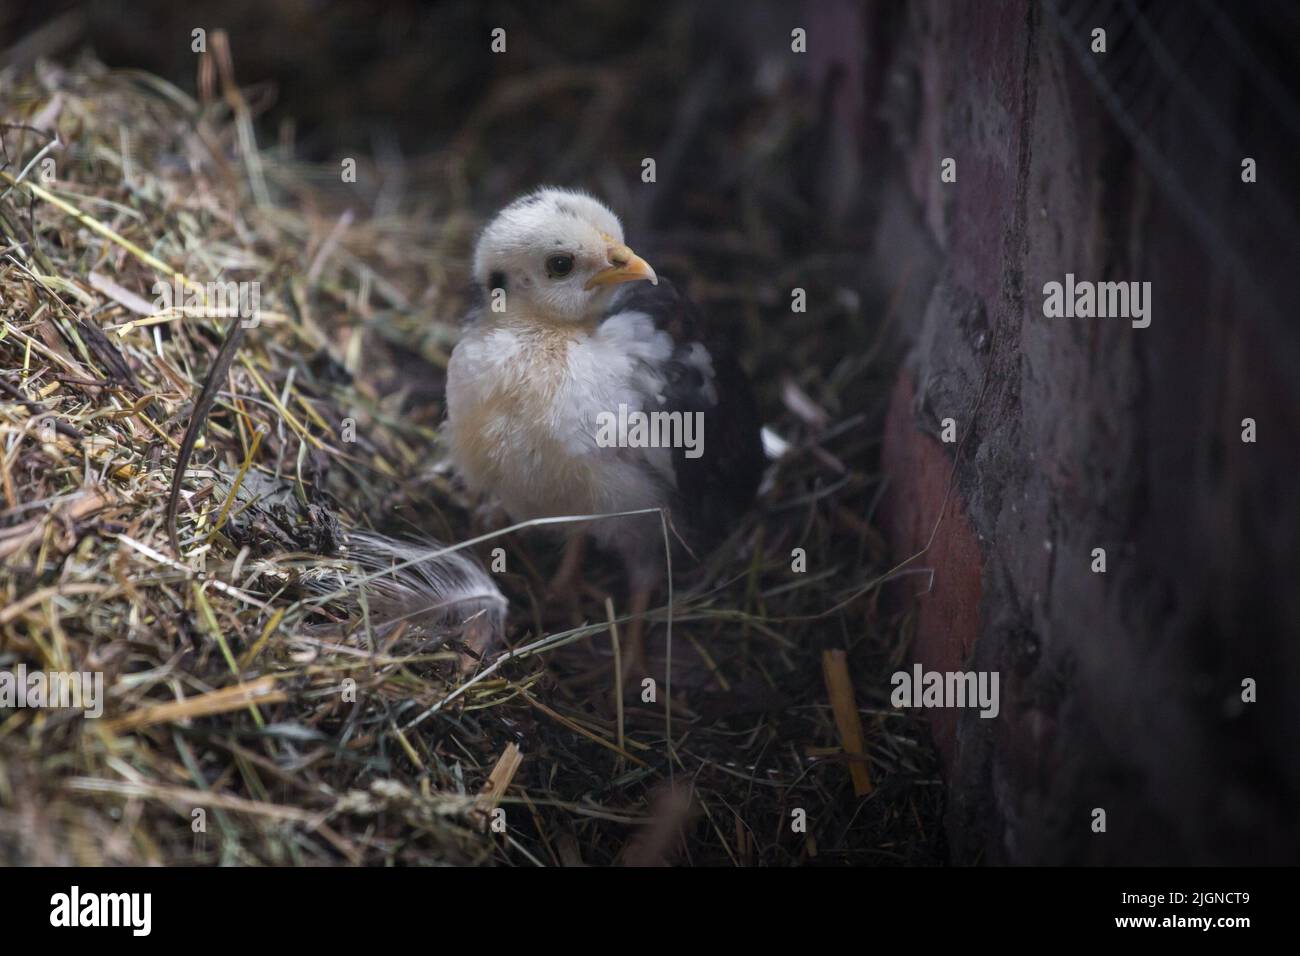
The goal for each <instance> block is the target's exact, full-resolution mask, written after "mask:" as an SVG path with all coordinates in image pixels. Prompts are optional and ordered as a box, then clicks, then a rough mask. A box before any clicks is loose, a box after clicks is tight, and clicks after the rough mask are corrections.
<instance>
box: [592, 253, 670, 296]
mask: <svg viewBox="0 0 1300 956" xmlns="http://www.w3.org/2000/svg"><path fill="white" fill-rule="evenodd" d="M609 262H610V265H609V268H608V269H601V270H600V271H599V272H597V273H596V274H595V275H594V276H592V277H591V278H590V279H588V280H587V284H586V285H584V286H583V288H584V289H594V288H596V286H598V285H617V284H618V283H620V282H636V281H637V280H638V279H648V280H650V284H651V285H658V284H659V277H658V276H657V275H655V271H654V269H651V268H650V263H648V262H646V261H645V260H644V259H642V258H641V257H640V256H638V255H637V254H636V253H635V252H633V251H632V250H631V249H629V248H628V247H627V246H611V247H610V250H609Z"/></svg>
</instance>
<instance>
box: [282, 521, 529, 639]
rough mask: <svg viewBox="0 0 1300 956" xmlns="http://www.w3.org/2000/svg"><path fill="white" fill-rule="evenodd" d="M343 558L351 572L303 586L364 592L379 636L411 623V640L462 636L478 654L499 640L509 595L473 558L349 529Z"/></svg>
mask: <svg viewBox="0 0 1300 956" xmlns="http://www.w3.org/2000/svg"><path fill="white" fill-rule="evenodd" d="M346 556H347V559H348V561H349V563H350V565H351V568H349V569H348V570H344V569H342V568H338V569H335V570H334V571H333V572H332V573H326V574H323V575H321V576H319V577H316V578H315V579H314V580H311V581H309V582H305V583H308V584H309V586H311V587H312V588H314V589H317V590H319V591H320V592H321V593H322V594H324V593H332V592H337V591H339V590H343V589H346V590H347V591H348V592H349V593H355V592H358V591H360V590H361V589H362V588H364V590H365V601H366V605H367V609H368V613H369V617H370V623H371V626H372V627H373V628H374V630H375V632H376V633H378V634H380V635H386V634H389V633H391V632H392V631H393V630H394V629H395V628H396V627H397V626H398V625H399V624H402V623H406V625H407V631H406V633H407V634H408V635H410V636H411V637H416V638H419V639H422V640H426V641H429V642H434V643H441V642H442V641H445V640H448V639H449V638H459V639H460V640H462V641H463V642H464V643H465V644H466V645H468V646H469V647H470V648H472V649H474V650H475V651H476V652H480V653H481V652H482V651H484V650H487V649H488V648H490V647H491V646H492V645H493V644H498V643H500V642H501V641H502V639H503V636H504V630H505V616H506V598H505V595H503V594H502V593H501V591H500V589H498V588H497V586H496V582H495V581H493V580H492V578H491V576H490V575H489V574H488V573H487V572H486V571H485V570H483V568H482V566H481V565H480V564H479V563H478V562H477V561H476V560H475V559H474V557H473V556H472V555H471V554H468V553H466V552H464V551H447V550H446V546H445V545H442V544H439V543H438V542H436V541H432V540H425V541H410V540H399V539H396V538H390V537H387V536H386V535H382V534H376V533H374V532H369V531H351V532H349V533H348V541H347V555H346ZM358 603H359V598H358Z"/></svg>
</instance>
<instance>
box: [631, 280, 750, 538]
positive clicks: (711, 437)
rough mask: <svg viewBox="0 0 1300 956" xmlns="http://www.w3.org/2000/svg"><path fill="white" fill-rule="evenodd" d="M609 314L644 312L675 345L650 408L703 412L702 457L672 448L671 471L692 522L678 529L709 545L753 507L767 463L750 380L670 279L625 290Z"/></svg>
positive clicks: (681, 504) (684, 513)
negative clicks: (659, 391) (710, 333)
mask: <svg viewBox="0 0 1300 956" xmlns="http://www.w3.org/2000/svg"><path fill="white" fill-rule="evenodd" d="M610 312H611V314H616V313H619V312H642V313H645V314H646V315H648V316H650V318H651V319H652V320H653V321H654V324H655V327H656V328H657V329H659V330H660V331H663V332H666V333H668V335H669V336H670V337H671V338H672V340H673V352H672V355H671V357H670V358H669V359H668V360H667V362H666V363H665V364H664V366H663V367H662V368H661V369H659V370H658V371H659V372H660V374H661V376H662V377H663V380H664V382H665V387H664V389H663V392H662V394H661V395H660V396H653V397H651V398H650V399H649V403H648V406H647V407H652V406H655V405H656V404H657V408H658V410H661V411H668V412H683V413H694V412H702V413H703V423H704V431H703V439H704V440H703V447H702V454H700V455H699V456H698V457H695V458H690V457H688V456H687V450H686V449H685V448H675V449H673V471H674V474H675V478H676V483H677V497H678V502H677V507H676V509H675V511H676V512H677V513H678V514H680V515H681V516H682V517H684V518H685V519H686V520H685V525H686V527H681V526H680V524H681V522H680V521H678V524H679V527H678V531H679V532H681V533H682V534H683V535H684V536H685V537H686V539H687V541H688V542H689V543H690V544H691V545H692V546H693V547H696V546H698V547H703V548H707V547H709V546H711V545H712V544H714V543H716V542H717V541H719V540H720V539H721V538H723V537H725V536H726V535H727V534H728V533H730V531H731V530H732V528H733V527H734V526H735V523H736V522H737V521H738V520H739V519H740V517H741V516H742V515H743V514H744V513H745V511H746V510H747V509H748V508H749V506H750V504H751V503H752V502H753V500H754V494H755V492H756V491H757V490H758V484H759V481H760V479H761V478H762V474H763V468H764V466H765V465H766V459H765V457H764V455H763V446H762V440H761V437H760V434H759V430H760V427H761V421H760V418H759V414H758V406H757V403H756V402H755V401H754V392H753V388H752V387H751V386H750V382H749V378H748V376H747V375H746V374H745V371H744V369H743V368H741V366H740V363H739V362H738V361H737V360H736V358H735V356H734V354H732V352H731V350H730V349H728V348H727V347H726V345H725V344H724V343H723V342H721V341H720V340H718V339H717V338H715V337H713V336H710V335H709V334H708V333H707V332H706V330H705V329H704V323H703V316H702V314H701V313H700V310H699V309H698V308H697V307H696V306H695V304H694V303H693V302H691V301H690V300H689V299H687V298H686V297H685V296H684V295H682V294H681V292H680V291H678V289H677V287H676V286H674V285H673V284H672V282H670V281H669V280H667V279H660V280H659V284H658V285H649V284H647V283H644V282H638V283H636V284H635V285H632V286H627V287H625V289H624V291H623V292H622V293H621V294H620V295H619V297H618V298H617V299H616V300H615V302H614V304H613V307H612V308H611V309H610Z"/></svg>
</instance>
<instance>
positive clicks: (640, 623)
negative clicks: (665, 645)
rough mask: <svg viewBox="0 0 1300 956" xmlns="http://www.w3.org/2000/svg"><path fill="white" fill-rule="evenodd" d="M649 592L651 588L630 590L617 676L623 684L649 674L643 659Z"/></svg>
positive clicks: (643, 587) (634, 587)
mask: <svg viewBox="0 0 1300 956" xmlns="http://www.w3.org/2000/svg"><path fill="white" fill-rule="evenodd" d="M651 591H652V589H651V588H649V587H646V586H644V585H640V586H638V585H633V588H632V600H631V602H630V604H629V606H628V617H629V620H628V622H627V631H626V637H625V639H624V641H623V647H622V657H623V673H622V674H620V675H619V677H620V679H621V680H622V681H623V683H624V684H626V683H627V682H628V681H629V680H632V679H636V678H642V677H648V676H649V674H650V668H649V667H648V666H647V665H646V658H645V625H646V621H645V612H646V610H647V609H648V608H649V607H650V595H651Z"/></svg>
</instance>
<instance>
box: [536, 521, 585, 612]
mask: <svg viewBox="0 0 1300 956" xmlns="http://www.w3.org/2000/svg"><path fill="white" fill-rule="evenodd" d="M586 545H587V536H586V535H585V534H583V533H582V532H578V533H576V534H573V535H571V536H570V537H569V540H568V541H566V542H565V544H564V555H563V557H561V558H560V566H559V568H558V569H557V570H556V572H555V576H554V577H552V578H551V581H550V583H549V584H548V585H547V586H546V593H547V596H548V597H549V598H550V599H551V600H552V601H557V602H561V603H564V604H566V605H568V606H569V607H571V608H576V607H577V606H578V591H579V589H580V588H581V586H582V557H583V554H584V553H585V551H586Z"/></svg>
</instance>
